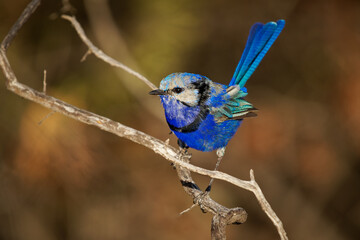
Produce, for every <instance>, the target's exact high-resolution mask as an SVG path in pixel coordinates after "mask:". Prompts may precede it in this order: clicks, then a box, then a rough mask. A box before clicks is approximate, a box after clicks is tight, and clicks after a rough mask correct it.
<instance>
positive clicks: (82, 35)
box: [61, 15, 157, 89]
mask: <svg viewBox="0 0 360 240" xmlns="http://www.w3.org/2000/svg"><path fill="white" fill-rule="evenodd" d="M61 17H62V18H63V19H66V20H68V21H69V22H71V24H72V25H73V27H74V28H75V30H76V32H77V33H78V35H79V37H80V39H81V40H82V41H83V42H84V43H85V45H86V46H87V47H88V48H89V49H90V51H91V52H92V53H94V55H95V56H97V57H98V58H100V59H101V60H103V61H104V62H107V63H108V64H110V65H111V66H114V67H118V68H121V69H123V70H125V71H126V72H128V73H130V74H131V75H134V76H135V77H137V78H138V79H140V80H141V81H143V82H144V83H145V84H147V85H148V86H149V87H150V88H151V89H157V87H156V86H155V85H154V84H153V83H151V82H150V81H149V80H148V79H147V78H146V77H144V76H143V75H141V74H140V73H138V72H135V71H134V70H132V69H131V68H129V67H127V66H125V65H124V64H122V63H120V62H118V61H116V60H115V59H113V58H111V57H109V56H108V55H106V54H105V53H104V52H103V51H101V50H100V49H99V48H97V47H96V46H95V45H94V44H93V43H92V42H91V41H90V40H89V39H88V38H87V36H86V35H85V32H84V29H82V27H81V25H80V24H79V23H78V21H76V18H75V17H71V16H69V15H62V16H61Z"/></svg>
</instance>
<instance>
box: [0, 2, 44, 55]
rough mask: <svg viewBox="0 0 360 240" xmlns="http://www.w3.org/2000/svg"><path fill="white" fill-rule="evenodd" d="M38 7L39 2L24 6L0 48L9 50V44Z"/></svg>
mask: <svg viewBox="0 0 360 240" xmlns="http://www.w3.org/2000/svg"><path fill="white" fill-rule="evenodd" d="M39 5H40V0H33V1H31V2H30V3H29V4H28V5H27V6H26V8H25V9H24V11H23V12H22V13H21V15H20V17H19V18H18V20H17V21H16V23H15V24H14V25H13V26H12V28H11V29H10V31H9V33H8V34H7V35H6V36H5V38H4V40H3V41H2V43H1V48H3V49H5V50H7V49H8V48H9V46H10V43H11V42H12V40H13V39H14V37H15V36H16V34H17V33H18V32H19V30H20V28H21V27H22V26H23V25H24V23H25V22H26V21H27V20H28V19H29V18H30V16H31V15H32V14H33V13H34V12H35V10H36V9H37V8H38V7H39Z"/></svg>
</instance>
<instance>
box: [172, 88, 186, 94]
mask: <svg viewBox="0 0 360 240" xmlns="http://www.w3.org/2000/svg"><path fill="white" fill-rule="evenodd" d="M172 91H173V92H174V93H181V92H182V91H184V89H183V88H180V87H175V88H173V89H172Z"/></svg>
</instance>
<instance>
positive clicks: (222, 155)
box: [205, 147, 225, 193]
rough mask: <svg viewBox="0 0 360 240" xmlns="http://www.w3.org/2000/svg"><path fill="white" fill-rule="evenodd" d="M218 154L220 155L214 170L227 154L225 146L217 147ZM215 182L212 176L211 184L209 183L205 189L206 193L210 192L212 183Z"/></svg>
mask: <svg viewBox="0 0 360 240" xmlns="http://www.w3.org/2000/svg"><path fill="white" fill-rule="evenodd" d="M216 155H217V156H218V159H217V162H216V165H215V169H214V171H216V170H218V168H219V165H220V162H221V160H222V158H223V157H224V155H225V147H222V148H219V149H217V150H216ZM213 182H214V179H213V178H211V179H210V183H209V185H208V186H207V188H206V189H205V193H209V192H210V190H211V185H212V183H213Z"/></svg>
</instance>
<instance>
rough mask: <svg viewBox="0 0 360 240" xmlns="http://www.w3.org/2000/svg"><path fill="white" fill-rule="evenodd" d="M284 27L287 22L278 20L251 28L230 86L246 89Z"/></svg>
mask: <svg viewBox="0 0 360 240" xmlns="http://www.w3.org/2000/svg"><path fill="white" fill-rule="evenodd" d="M284 26H285V20H278V21H277V22H268V23H266V24H263V23H255V24H254V25H253V26H252V27H251V29H250V34H249V37H248V40H247V43H246V46H245V50H244V52H243V54H242V56H241V59H240V62H239V64H238V66H237V67H236V70H235V73H234V76H233V78H232V79H231V81H230V84H229V85H230V86H231V85H236V84H238V85H239V86H240V88H242V87H244V85H245V83H246V81H247V80H248V79H249V78H250V76H251V75H252V74H253V72H254V71H255V69H256V68H257V66H258V65H259V63H260V62H261V60H262V59H263V57H264V56H265V54H266V53H267V51H268V50H269V49H270V47H271V45H272V44H273V43H274V42H275V40H276V38H277V37H278V36H279V34H280V33H281V31H282V30H283V28H284Z"/></svg>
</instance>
